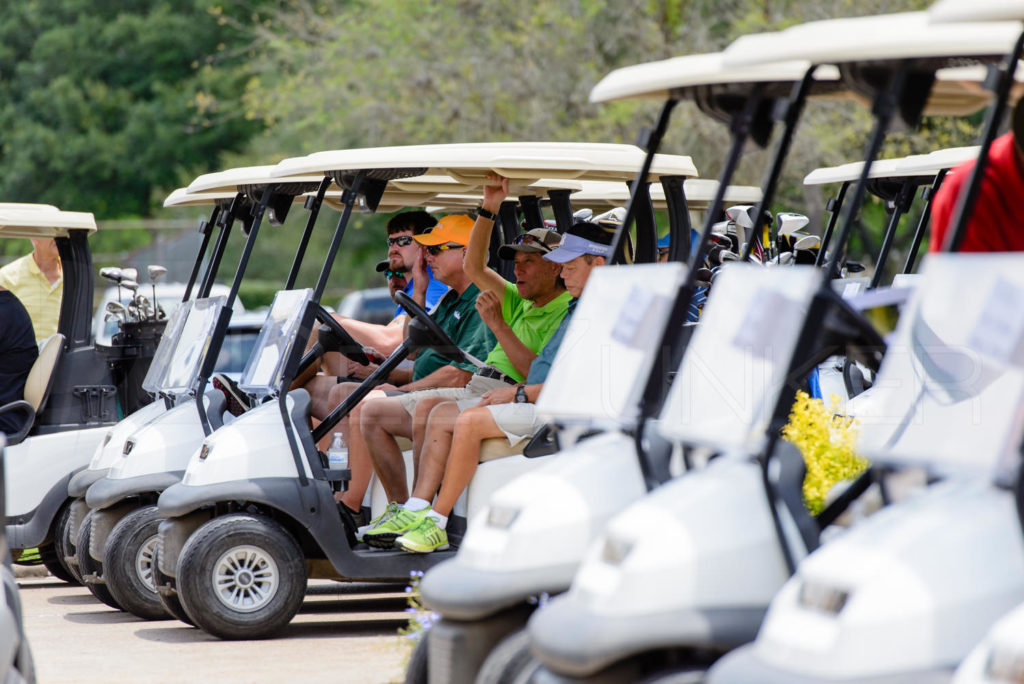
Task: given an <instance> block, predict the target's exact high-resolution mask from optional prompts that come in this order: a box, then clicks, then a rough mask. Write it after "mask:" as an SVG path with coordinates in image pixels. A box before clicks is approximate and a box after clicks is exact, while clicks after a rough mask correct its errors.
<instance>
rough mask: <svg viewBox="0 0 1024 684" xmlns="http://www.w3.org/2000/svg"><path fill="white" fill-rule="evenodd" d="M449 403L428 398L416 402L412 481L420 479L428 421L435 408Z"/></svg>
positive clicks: (437, 398) (438, 398) (413, 413)
mask: <svg viewBox="0 0 1024 684" xmlns="http://www.w3.org/2000/svg"><path fill="white" fill-rule="evenodd" d="M446 401H448V400H447V399H441V398H440V397H427V398H424V399H420V400H419V401H417V402H416V406H415V408H414V409H413V412H412V474H413V477H412V481H413V482H414V483H415V482H416V481H417V480H418V479H419V477H420V455H421V454H422V453H423V439H424V437H425V436H426V433H427V419H428V418H429V417H430V412H431V411H433V410H434V407H435V406H437V405H439V404H442V403H444V402H446Z"/></svg>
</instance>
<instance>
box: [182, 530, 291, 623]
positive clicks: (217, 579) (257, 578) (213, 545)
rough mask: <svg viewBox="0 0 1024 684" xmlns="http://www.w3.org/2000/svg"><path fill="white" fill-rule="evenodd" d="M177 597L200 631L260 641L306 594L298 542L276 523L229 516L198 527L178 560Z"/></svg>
mask: <svg viewBox="0 0 1024 684" xmlns="http://www.w3.org/2000/svg"><path fill="white" fill-rule="evenodd" d="M177 579H178V596H179V597H180V599H181V603H182V605H183V606H184V608H185V612H187V613H188V614H189V615H190V616H192V617H193V618H194V619H195V622H196V626H197V627H199V628H200V629H202V630H204V631H206V632H208V633H209V634H212V635H213V636H216V637H220V638H221V639H262V638H264V637H268V636H271V635H273V634H275V633H277V632H279V631H281V630H282V629H284V628H285V627H286V626H287V625H288V623H289V622H291V619H292V617H294V616H295V613H297V612H298V610H299V607H300V606H301V605H302V599H303V597H304V596H305V593H306V563H305V560H304V557H303V553H302V549H301V548H299V544H298V542H296V541H295V539H294V538H293V537H292V536H291V534H289V533H288V531H287V530H285V529H284V528H283V527H282V526H281V525H280V524H278V523H277V522H275V521H273V520H270V519H269V518H265V517H262V516H256V515H248V514H235V515H227V516H223V517H219V518H214V519H213V520H211V521H209V522H207V523H204V524H203V526H202V527H200V528H199V529H197V530H196V531H195V532H193V533H192V536H191V537H189V538H188V541H186V542H185V546H184V548H182V550H181V558H180V559H179V560H178V578H177Z"/></svg>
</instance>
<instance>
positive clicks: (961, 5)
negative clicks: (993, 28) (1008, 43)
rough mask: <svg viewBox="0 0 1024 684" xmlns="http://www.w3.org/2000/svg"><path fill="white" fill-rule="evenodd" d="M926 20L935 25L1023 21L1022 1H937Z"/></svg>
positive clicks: (1023, 4) (1023, 6) (1023, 9)
mask: <svg viewBox="0 0 1024 684" xmlns="http://www.w3.org/2000/svg"><path fill="white" fill-rule="evenodd" d="M928 18H929V19H931V20H932V21H933V22H935V23H939V22H947V21H950V22H957V21H964V22H967V21H1014V20H1019V19H1024V0H938V1H937V2H936V3H935V4H933V5H932V6H931V8H930V9H929V10H928ZM1007 52H1009V51H1007Z"/></svg>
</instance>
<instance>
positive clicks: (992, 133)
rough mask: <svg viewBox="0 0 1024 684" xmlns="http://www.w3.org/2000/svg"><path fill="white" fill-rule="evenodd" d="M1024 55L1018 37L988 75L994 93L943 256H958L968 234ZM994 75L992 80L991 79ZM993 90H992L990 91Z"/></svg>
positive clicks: (1023, 36) (1023, 38)
mask: <svg viewBox="0 0 1024 684" xmlns="http://www.w3.org/2000/svg"><path fill="white" fill-rule="evenodd" d="M1022 51H1024V33H1021V34H1020V36H1018V37H1017V42H1016V43H1014V44H1013V52H1011V53H1010V55H1009V57H1008V58H1007V60H1006V61H1005V62H1004V63H1003V64H1002V65H1000V67H999V68H998V69H997V70H995V71H994V72H992V71H990V72H989V78H988V80H987V81H986V85H987V86H989V87H991V89H992V90H994V91H995V101H994V102H993V103H992V106H991V107H990V108H989V110H988V114H987V115H986V120H985V132H984V134H983V135H982V138H981V149H980V150H979V151H978V161H977V162H976V163H975V165H974V169H972V170H971V177H970V179H969V180H968V181H967V187H964V188H960V195H959V196H958V197H957V200H956V205H954V209H953V219H952V221H950V226H951V228H949V229H947V230H946V239H945V242H944V244H943V245H942V251H943V252H957V251H959V250H960V245H961V244H962V243H963V241H964V235H966V233H967V222H968V221H969V220H970V217H971V215H972V214H973V209H974V201H975V200H976V199H977V198H978V191H979V190H980V189H981V179H982V178H983V177H984V175H985V168H986V167H987V166H988V152H989V149H990V148H991V147H992V141H993V140H995V138H996V132H997V131H998V130H999V125H1000V123H1002V121H1003V114H1004V113H1005V112H1006V102H1007V100H1008V99H1009V98H1010V88H1011V87H1012V86H1013V83H1014V72H1015V71H1016V70H1017V61H1018V60H1019V59H1020V58H1021V53H1022ZM993 75H994V76H995V78H994V79H993ZM992 86H994V87H992Z"/></svg>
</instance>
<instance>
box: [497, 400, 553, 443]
mask: <svg viewBox="0 0 1024 684" xmlns="http://www.w3.org/2000/svg"><path fill="white" fill-rule="evenodd" d="M485 408H487V410H488V411H490V412H491V417H492V418H494V422H495V424H496V425H497V426H498V429H499V430H501V431H502V432H504V433H505V436H506V437H507V438H508V445H509V446H515V445H516V444H518V443H519V442H522V441H523V440H526V439H529V438H530V437H533V435H534V433H535V432H537V430H539V429H540V427H541V425H543V424H544V423H543V422H542V421H541V420H540V418H538V416H537V405H536V404H492V405H490V406H487V407H485Z"/></svg>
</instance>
